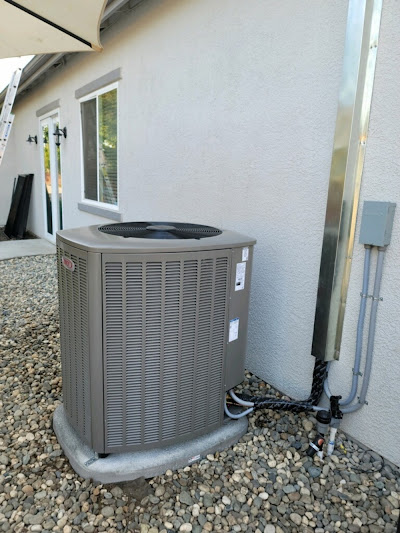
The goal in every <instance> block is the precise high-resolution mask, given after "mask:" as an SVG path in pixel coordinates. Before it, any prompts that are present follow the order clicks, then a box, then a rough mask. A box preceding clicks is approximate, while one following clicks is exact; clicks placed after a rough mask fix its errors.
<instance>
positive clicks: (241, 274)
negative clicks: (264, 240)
mask: <svg viewBox="0 0 400 533" xmlns="http://www.w3.org/2000/svg"><path fill="white" fill-rule="evenodd" d="M245 279H246V263H238V264H237V265H236V279H235V291H242V290H243V289H244V281H245Z"/></svg>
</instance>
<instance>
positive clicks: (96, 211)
mask: <svg viewBox="0 0 400 533" xmlns="http://www.w3.org/2000/svg"><path fill="white" fill-rule="evenodd" d="M78 209H79V210H80V211H86V213H90V214H92V215H98V216H99V217H104V218H109V219H110V220H116V221H117V222H121V220H122V214H121V213H119V212H118V211H111V209H106V208H104V207H98V206H97V205H89V204H84V203H83V202H79V203H78Z"/></svg>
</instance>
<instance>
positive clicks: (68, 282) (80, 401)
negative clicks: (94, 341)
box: [57, 247, 91, 444]
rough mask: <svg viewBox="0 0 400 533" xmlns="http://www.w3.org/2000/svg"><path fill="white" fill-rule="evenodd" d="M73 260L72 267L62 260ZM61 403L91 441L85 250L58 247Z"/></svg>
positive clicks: (71, 419) (73, 424) (78, 427)
mask: <svg viewBox="0 0 400 533" xmlns="http://www.w3.org/2000/svg"><path fill="white" fill-rule="evenodd" d="M63 257H64V258H67V259H69V260H71V261H72V262H73V265H74V268H73V270H72V269H71V270H69V269H68V268H66V267H65V266H64V264H63ZM57 264H58V284H59V291H58V292H59V306H60V337H61V361H62V380H63V398H64V407H65V411H66V413H67V415H68V418H69V421H70V423H71V425H72V426H73V427H75V428H76V430H77V431H78V433H79V434H80V435H81V437H82V438H83V439H84V440H85V441H86V442H87V443H88V444H90V443H91V412H90V376H89V342H88V338H89V335H88V333H89V331H88V278H87V276H88V273H87V254H86V253H85V252H82V251H80V250H78V249H75V248H72V247H65V249H62V248H60V247H57Z"/></svg>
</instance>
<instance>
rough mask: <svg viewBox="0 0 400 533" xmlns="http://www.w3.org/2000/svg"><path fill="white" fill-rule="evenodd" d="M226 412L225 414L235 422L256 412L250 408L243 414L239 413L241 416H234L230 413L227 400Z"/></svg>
mask: <svg viewBox="0 0 400 533" xmlns="http://www.w3.org/2000/svg"><path fill="white" fill-rule="evenodd" d="M224 411H225V414H226V415H227V416H229V418H233V419H234V420H238V419H239V418H243V417H244V416H247V415H249V414H250V413H252V412H253V411H254V407H250V408H249V409H246V411H243V412H242V413H239V414H237V415H236V414H233V413H231V412H230V411H229V409H228V406H227V405H226V398H225V400H224Z"/></svg>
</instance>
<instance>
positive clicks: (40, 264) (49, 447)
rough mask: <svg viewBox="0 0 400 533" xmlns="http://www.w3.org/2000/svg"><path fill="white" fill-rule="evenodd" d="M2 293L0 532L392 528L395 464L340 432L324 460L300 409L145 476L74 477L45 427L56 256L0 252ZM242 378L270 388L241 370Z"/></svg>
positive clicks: (254, 422)
mask: <svg viewBox="0 0 400 533" xmlns="http://www.w3.org/2000/svg"><path fill="white" fill-rule="evenodd" d="M0 295H1V307H0V313H1V332H0V532H1V531H3V532H8V531H16V532H25V531H42V532H47V531H61V532H63V533H70V532H72V531H74V532H84V533H91V532H100V531H108V532H110V533H113V532H119V531H131V532H140V533H157V532H160V533H161V532H163V533H166V532H175V531H182V532H185V531H187V532H190V531H193V532H195V533H200V532H201V531H229V532H239V531H247V532H255V533H273V532H275V533H282V532H290V533H297V532H312V531H314V532H315V533H323V532H328V531H337V532H343V533H347V532H349V531H351V532H358V531H360V532H362V533H364V532H365V533H367V532H371V533H378V532H385V533H389V532H394V531H395V530H396V525H395V524H396V523H397V520H398V516H399V497H400V488H399V472H398V470H396V469H395V468H394V467H391V466H390V465H389V464H387V463H385V462H384V461H383V460H382V459H381V457H380V456H379V455H377V454H375V453H373V452H370V451H365V450H363V449H361V448H360V447H359V446H357V445H356V444H355V443H352V442H351V441H350V440H349V439H348V438H347V437H346V436H345V435H343V434H342V433H339V439H340V440H341V443H342V446H343V448H342V449H341V450H338V451H337V452H336V454H335V455H334V456H332V458H331V459H330V460H327V461H325V462H321V461H319V459H314V461H311V460H309V459H307V458H306V457H305V454H304V450H305V449H306V447H307V443H308V441H309V437H312V436H313V429H312V428H313V425H312V419H311V418H310V417H307V416H305V415H303V414H301V415H293V414H286V413H273V412H271V411H265V412H262V413H261V412H259V413H257V414H256V415H254V416H252V417H250V427H249V432H248V433H247V435H245V436H244V437H243V438H242V439H241V441H240V442H239V443H238V444H237V445H236V446H234V447H233V448H231V449H229V450H227V451H224V452H222V453H217V454H215V455H209V456H207V458H205V459H203V460H202V461H201V462H199V463H197V464H194V465H192V466H191V467H187V468H184V469H182V470H180V471H178V472H170V471H168V472H167V473H166V474H165V475H163V476H160V477H157V478H154V479H151V480H147V481H146V480H143V479H142V480H138V481H136V482H131V483H125V484H121V485H119V486H115V485H114V486H102V485H98V484H96V483H91V482H90V481H85V480H83V479H81V478H79V477H78V476H77V475H76V474H75V473H74V471H73V470H72V469H71V467H70V466H69V463H68V461H67V460H66V459H65V457H64V455H63V453H62V451H61V450H60V447H59V445H58V443H57V441H56V438H55V436H54V433H53V431H52V427H51V418H52V413H53V411H54V409H55V408H56V406H57V405H58V404H59V402H60V400H61V377H60V376H61V371H60V361H59V333H58V318H57V312H58V309H57V283H56V272H55V258H54V257H53V256H43V257H26V258H21V259H13V260H8V261H3V262H0ZM244 385H245V387H246V388H247V389H249V390H251V391H254V392H263V393H265V392H267V393H273V392H274V391H273V390H272V389H270V388H269V387H268V386H267V385H265V384H264V383H262V382H260V381H259V380H257V379H256V378H254V377H252V376H250V375H248V376H247V381H246V382H245V384H244ZM345 451H346V453H344V452H345Z"/></svg>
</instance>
